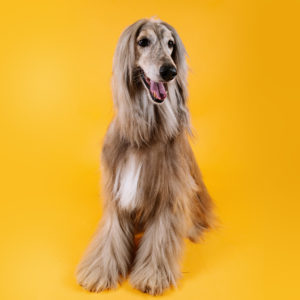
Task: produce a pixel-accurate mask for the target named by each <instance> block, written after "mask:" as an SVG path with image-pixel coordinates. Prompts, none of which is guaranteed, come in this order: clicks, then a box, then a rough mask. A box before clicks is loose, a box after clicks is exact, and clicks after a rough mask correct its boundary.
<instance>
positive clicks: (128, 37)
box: [113, 19, 146, 96]
mask: <svg viewBox="0 0 300 300" xmlns="http://www.w3.org/2000/svg"><path fill="white" fill-rule="evenodd" d="M145 23H146V20H145V19H141V20H139V21H137V22H135V23H134V24H132V25H130V26H129V27H127V28H126V29H125V30H124V31H123V33H122V34H121V36H120V38H119V41H118V44H117V48H116V51H115V55H114V59H113V84H114V85H118V89H117V90H121V91H122V92H123V93H128V96H132V94H133V91H134V69H135V67H136V66H135V63H136V53H135V51H136V38H137V35H138V33H139V31H140V29H141V27H142V26H143V25H144V24H145ZM123 96H124V95H123Z"/></svg>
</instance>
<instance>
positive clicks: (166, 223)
mask: <svg viewBox="0 0 300 300" xmlns="http://www.w3.org/2000/svg"><path fill="white" fill-rule="evenodd" d="M181 220H182V216H179V215H176V214H175V213H174V211H172V210H171V209H168V208H166V209H165V210H163V211H161V212H159V213H158V215H157V216H155V217H154V218H153V219H152V220H151V222H150V224H148V226H147V227H146V230H145V233H144V235H143V237H142V239H141V243H140V246H139V248H138V251H137V255H136V258H135V261H134V266H133V270H132V272H131V274H130V282H131V284H132V285H133V286H134V287H135V288H137V289H139V290H141V291H142V292H144V293H148V294H151V295H159V294H161V293H162V292H163V291H164V290H165V289H167V288H168V287H170V286H171V285H173V286H175V285H176V280H177V279H178V278H179V277H180V276H181V272H180V264H179V260H180V257H181V253H182V247H183V230H184V223H183V222H182V221H181Z"/></svg>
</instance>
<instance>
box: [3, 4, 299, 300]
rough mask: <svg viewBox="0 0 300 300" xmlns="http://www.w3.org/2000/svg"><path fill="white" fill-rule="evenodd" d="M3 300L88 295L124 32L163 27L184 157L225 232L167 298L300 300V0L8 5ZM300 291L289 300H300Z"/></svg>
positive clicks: (193, 259)
mask: <svg viewBox="0 0 300 300" xmlns="http://www.w3.org/2000/svg"><path fill="white" fill-rule="evenodd" d="M0 14H1V15H0V37H1V40H0V41H1V47H0V54H1V55H0V74H1V75H0V100H1V102H0V112H1V116H0V126H1V127H0V128H1V131H0V141H1V147H0V159H1V178H0V179H1V189H0V199H1V209H0V241H1V248H0V299H3V300H4V299H5V300H6V299H18V300H22V299H31V300H32V299H43V300H47V299H51V300H53V299H72V300H73V299H74V300H77V299H125V298H126V299H142V298H145V299H146V298H148V299H150V296H147V295H143V294H142V293H140V292H138V291H136V290H134V289H133V288H132V287H131V286H130V285H129V284H128V282H127V281H126V282H125V283H124V284H123V285H122V286H121V287H119V288H118V289H117V290H115V291H110V292H104V293H101V294H90V293H88V292H86V291H84V290H83V289H82V288H80V287H79V286H77V284H76V282H75V279H74V270H75V267H76V264H77V263H78V261H79V259H80V257H81V255H82V253H83V251H84V249H85V247H86V246H87V244H88V241H89V239H90V237H91V235H92V234H93V232H94V230H95V228H96V226H97V223H98V220H99V219H100V217H101V204H100V203H101V202H100V201H99V198H100V200H101V197H100V192H101V189H100V186H99V179H100V175H101V174H100V171H99V155H100V150H101V143H102V140H103V136H104V134H105V131H106V128H107V125H108V123H109V121H110V119H111V117H112V112H113V110H112V109H113V108H112V99H111V90H110V77H111V69H112V56H113V52H114V49H115V46H116V43H117V40H118V38H119V35H120V33H121V31H122V30H123V29H124V28H125V27H126V26H127V25H129V24H131V23H132V22H134V21H135V20H137V19H139V18H142V17H151V16H158V17H160V18H161V19H163V20H165V21H167V22H169V23H170V24H172V25H173V26H174V27H175V28H177V30H178V32H179V34H180V36H181V37H182V39H183V41H184V44H185V46H186V48H187V51H188V53H189V66H190V69H191V71H190V74H189V90H190V100H189V107H190V110H191V117H192V123H193V127H194V131H195V133H196V138H195V140H194V142H193V148H194V151H195V153H196V156H197V160H198V162H199V165H200V167H201V169H202V172H203V176H204V179H205V182H206V184H207V186H208V188H209V191H210V193H211V194H212V196H213V198H214V200H215V203H216V207H217V214H218V216H219V219H220V226H219V228H218V229H217V230H215V231H214V232H211V233H210V234H208V235H207V238H206V240H205V242H204V243H203V244H198V245H194V244H192V243H190V242H188V241H187V242H186V250H185V254H184V258H183V266H182V270H183V279H182V280H181V281H180V282H179V284H178V289H177V290H176V291H174V290H171V291H168V292H166V293H165V295H164V296H163V297H162V298H164V299H190V300H192V299H203V300H210V299H222V300H226V299H228V300H240V299H243V300H246V299H299V298H300V295H299V267H300V264H299V258H298V256H299V252H300V251H299V250H300V247H299V245H300V242H299V228H300V226H299V222H298V219H299V209H300V205H299V171H298V170H299V158H298V157H299V123H298V120H299V118H300V117H299V110H298V108H299V100H300V92H299V67H300V66H299V58H298V56H299V53H300V49H299V22H298V20H299V2H298V1H275V0H274V1H267V0H261V1H259V0H255V1H254V0H253V1H250V0H249V1H238V0H236V1H233V0H232V1H229V0H228V1H225V0H224V1H218V0H202V1H188V0H184V1H183V0H180V1H177V0H173V1H156V0H150V1H141V0H139V1H127V2H126V1H114V0H110V1H53V0H52V1H20V2H16V1H7V3H6V4H4V3H2V4H1V8H0ZM297 294H298V295H297Z"/></svg>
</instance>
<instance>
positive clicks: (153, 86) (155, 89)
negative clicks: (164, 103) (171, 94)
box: [150, 80, 167, 100]
mask: <svg viewBox="0 0 300 300" xmlns="http://www.w3.org/2000/svg"><path fill="white" fill-rule="evenodd" d="M150 92H151V94H152V95H153V96H154V98H156V99H160V100H163V99H165V98H166V97H167V92H166V90H165V87H164V84H163V83H162V82H155V81H152V80H150Z"/></svg>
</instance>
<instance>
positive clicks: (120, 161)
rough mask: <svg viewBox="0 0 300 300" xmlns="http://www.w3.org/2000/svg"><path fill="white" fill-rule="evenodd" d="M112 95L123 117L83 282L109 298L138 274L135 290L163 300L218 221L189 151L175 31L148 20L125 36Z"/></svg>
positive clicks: (110, 137)
mask: <svg viewBox="0 0 300 300" xmlns="http://www.w3.org/2000/svg"><path fill="white" fill-rule="evenodd" d="M112 90H113V101H114V106H115V109H116V113H115V116H114V118H113V120H112V122H111V123H110V125H109V127H108V130H107V133H106V136H105V139H104V143H103V149H102V157H101V160H102V164H101V165H102V168H103V169H102V174H103V175H102V179H103V190H104V213H103V216H102V219H101V222H100V226H99V230H98V231H97V233H96V234H95V236H94V238H93V240H92V242H91V244H90V246H89V247H88V249H87V251H86V253H85V255H84V256H83V258H82V261H81V262H80V264H79V266H78V269H77V281H78V283H79V284H80V285H81V286H83V287H84V288H85V289H87V290H89V291H94V292H100V291H102V290H106V289H112V288H115V287H116V286H117V284H118V283H119V282H121V281H122V279H124V278H126V276H127V275H128V274H129V273H130V275H129V281H130V283H131V284H132V286H133V287H135V288H137V289H139V290H140V291H142V292H144V293H148V294H151V295H159V294H162V293H163V291H164V290H166V289H167V288H169V287H170V286H176V282H177V280H178V279H179V278H180V277H181V272H180V258H181V256H182V251H183V242H184V238H185V237H187V238H189V239H190V240H191V241H193V242H196V241H198V240H199V239H200V237H201V236H202V234H203V233H204V232H205V231H207V230H208V229H210V228H211V227H212V224H213V220H214V217H213V204H212V200H211V197H210V196H209V194H208V192H207V189H206V187H205V185H204V183H203V180H202V177H201V173H200V170H199V168H198V166H197V163H196V159H195V157H194V154H193V152H192V149H191V146H190V144H189V141H188V137H189V136H190V135H191V129H190V118H189V111H188V108H187V105H186V104H187V103H186V102H187V96H188V94H187V64H186V51H185V48H184V45H183V43H182V41H181V39H180V37H179V35H178V34H177V32H176V31H175V29H174V28H173V27H172V26H170V25H169V24H167V23H165V22H163V21H160V20H156V19H155V20H154V19H141V20H139V21H137V22H135V23H134V24H132V25H131V26H129V27H127V28H126V29H125V30H124V32H123V33H122V35H121V37H120V39H119V42H118V44H117V48H116V51H115V55H114V58H113V76H112ZM137 234H140V235H141V237H140V240H139V242H138V243H137V239H135V237H136V235H137Z"/></svg>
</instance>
